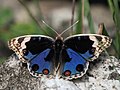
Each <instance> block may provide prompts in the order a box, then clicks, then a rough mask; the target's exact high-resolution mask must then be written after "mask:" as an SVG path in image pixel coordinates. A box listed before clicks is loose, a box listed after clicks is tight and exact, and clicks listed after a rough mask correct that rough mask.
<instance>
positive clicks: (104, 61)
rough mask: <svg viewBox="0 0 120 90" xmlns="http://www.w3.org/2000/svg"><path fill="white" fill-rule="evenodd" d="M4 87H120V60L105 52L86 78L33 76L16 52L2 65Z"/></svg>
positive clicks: (4, 89) (36, 89) (0, 76)
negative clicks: (68, 79) (70, 79)
mask: <svg viewBox="0 0 120 90" xmlns="http://www.w3.org/2000/svg"><path fill="white" fill-rule="evenodd" d="M0 90H120V62H119V60H118V59H116V58H115V57H114V56H110V57H109V56H106V55H102V56H100V57H99V59H97V60H95V61H94V62H91V63H90V67H89V69H88V72H87V73H86V74H85V75H84V76H83V77H82V78H80V79H77V80H73V81H66V80H63V79H58V78H57V77H55V78H54V79H48V78H46V77H44V76H43V77H42V78H35V77H32V76H31V75H30V74H29V72H28V70H27V68H25V67H23V66H21V62H20V61H19V60H18V58H17V57H16V55H12V56H11V57H10V58H9V59H8V60H7V61H6V62H5V63H3V64H2V65H1V66H0Z"/></svg>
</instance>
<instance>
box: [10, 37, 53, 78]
mask: <svg viewBox="0 0 120 90" xmlns="http://www.w3.org/2000/svg"><path fill="white" fill-rule="evenodd" d="M53 43H54V39H52V38H50V37H47V36H44V35H26V36H21V37H17V38H14V39H12V40H11V41H9V42H8V44H9V47H10V48H11V49H12V50H13V51H15V53H16V54H17V56H18V58H19V59H20V60H21V61H23V62H27V63H28V69H29V71H30V73H31V74H32V75H33V76H41V75H43V74H45V75H47V74H51V73H52V69H53V67H52V66H53V65H52V64H53V63H52V62H53V61H52V60H53V59H52V56H53V55H51V54H52V53H53V50H52V46H53Z"/></svg>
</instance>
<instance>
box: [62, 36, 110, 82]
mask: <svg viewBox="0 0 120 90" xmlns="http://www.w3.org/2000/svg"><path fill="white" fill-rule="evenodd" d="M111 42H112V40H111V39H110V38H109V37H107V36H103V35H97V34H78V35H73V36H70V37H68V38H66V39H65V40H64V50H63V53H62V62H63V66H62V67H63V68H62V77H63V78H65V79H69V80H70V79H73V78H79V77H81V76H83V75H84V74H85V73H86V71H87V69H88V65H89V62H88V61H93V60H94V59H97V58H98V56H99V54H100V53H101V52H102V51H103V50H104V49H105V48H107V47H109V46H110V44H111Z"/></svg>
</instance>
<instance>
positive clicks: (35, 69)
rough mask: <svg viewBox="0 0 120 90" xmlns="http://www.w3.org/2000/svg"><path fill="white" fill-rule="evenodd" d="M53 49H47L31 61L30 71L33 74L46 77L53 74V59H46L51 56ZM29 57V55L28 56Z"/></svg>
mask: <svg viewBox="0 0 120 90" xmlns="http://www.w3.org/2000/svg"><path fill="white" fill-rule="evenodd" d="M50 50H51V49H46V50H44V51H43V52H41V53H39V54H38V55H36V56H35V57H33V59H31V60H30V62H29V70H30V72H32V73H34V74H35V73H36V74H41V75H42V74H44V75H49V74H51V70H52V68H53V67H52V66H53V65H52V62H51V58H47V59H46V57H47V56H48V55H49V53H50ZM28 57H29V54H28Z"/></svg>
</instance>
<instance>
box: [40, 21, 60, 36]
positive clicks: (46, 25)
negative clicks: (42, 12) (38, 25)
mask: <svg viewBox="0 0 120 90" xmlns="http://www.w3.org/2000/svg"><path fill="white" fill-rule="evenodd" d="M41 21H42V23H43V24H45V25H46V26H47V27H49V28H50V29H51V30H52V31H53V32H55V34H56V35H57V36H59V34H58V33H57V31H56V30H55V29H53V28H52V27H51V26H49V25H48V24H47V23H46V22H45V21H44V20H41Z"/></svg>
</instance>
